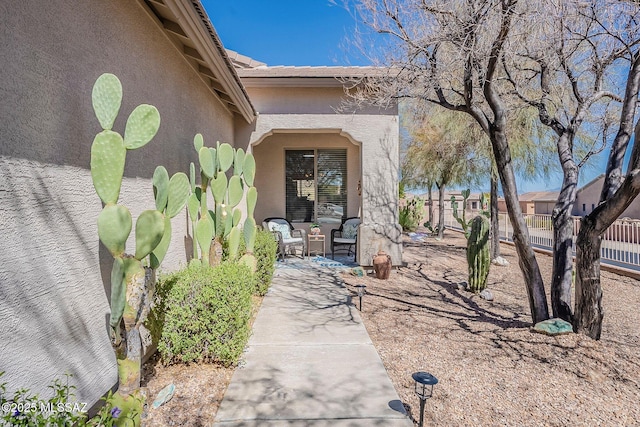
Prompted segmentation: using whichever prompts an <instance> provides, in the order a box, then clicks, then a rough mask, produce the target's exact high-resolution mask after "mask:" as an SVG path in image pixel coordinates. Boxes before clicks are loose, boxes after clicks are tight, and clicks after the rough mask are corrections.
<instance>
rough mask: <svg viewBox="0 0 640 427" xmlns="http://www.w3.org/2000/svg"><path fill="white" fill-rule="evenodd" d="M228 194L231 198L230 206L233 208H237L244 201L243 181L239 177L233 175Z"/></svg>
mask: <svg viewBox="0 0 640 427" xmlns="http://www.w3.org/2000/svg"><path fill="white" fill-rule="evenodd" d="M227 194H228V196H229V200H228V202H229V206H231V207H232V208H233V207H236V206H237V205H238V203H240V200H242V195H243V194H244V193H243V190H242V180H241V179H240V177H239V176H238V175H233V176H232V177H231V178H230V179H229V191H228V193H227Z"/></svg>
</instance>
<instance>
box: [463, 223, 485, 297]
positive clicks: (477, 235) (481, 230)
mask: <svg viewBox="0 0 640 427" xmlns="http://www.w3.org/2000/svg"><path fill="white" fill-rule="evenodd" d="M467 263H468V264H469V290H470V291H471V292H475V293H479V292H482V291H483V290H484V289H485V288H486V287H487V276H488V275H489V266H490V265H491V259H490V256H489V220H488V219H487V217H486V216H484V215H478V216H476V217H475V218H473V220H472V221H471V230H470V233H469V239H468V240H467Z"/></svg>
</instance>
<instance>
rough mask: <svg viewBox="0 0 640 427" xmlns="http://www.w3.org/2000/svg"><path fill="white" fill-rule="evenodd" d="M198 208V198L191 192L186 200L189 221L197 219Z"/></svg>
mask: <svg viewBox="0 0 640 427" xmlns="http://www.w3.org/2000/svg"><path fill="white" fill-rule="evenodd" d="M199 208H200V200H198V196H196V195H195V194H192V195H190V196H189V200H188V201H187V211H188V212H189V218H191V221H196V220H197V219H198V211H199Z"/></svg>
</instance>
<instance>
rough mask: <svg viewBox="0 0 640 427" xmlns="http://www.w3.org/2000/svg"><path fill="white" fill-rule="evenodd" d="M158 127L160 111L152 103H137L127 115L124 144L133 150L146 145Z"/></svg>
mask: <svg viewBox="0 0 640 427" xmlns="http://www.w3.org/2000/svg"><path fill="white" fill-rule="evenodd" d="M158 128H160V113H158V109H157V108H156V107H154V106H153V105H148V104H142V105H138V106H137V107H136V108H135V109H134V110H133V111H132V112H131V114H130V115H129V118H128V119H127V125H126V126H125V129H124V146H125V147H126V148H127V150H134V149H136V148H140V147H142V146H144V145H146V144H147V143H148V142H149V141H151V139H153V137H154V136H156V133H157V132H158Z"/></svg>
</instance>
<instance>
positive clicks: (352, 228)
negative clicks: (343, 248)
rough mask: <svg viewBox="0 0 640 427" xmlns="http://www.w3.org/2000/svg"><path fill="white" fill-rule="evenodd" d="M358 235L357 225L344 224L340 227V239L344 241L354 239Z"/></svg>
mask: <svg viewBox="0 0 640 427" xmlns="http://www.w3.org/2000/svg"><path fill="white" fill-rule="evenodd" d="M357 235H358V224H356V223H346V222H345V223H344V225H343V226H342V237H344V238H345V239H355V238H356V236H357Z"/></svg>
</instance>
